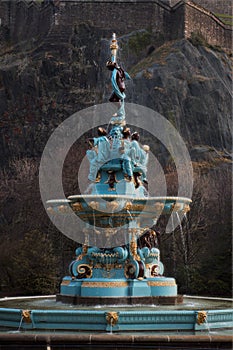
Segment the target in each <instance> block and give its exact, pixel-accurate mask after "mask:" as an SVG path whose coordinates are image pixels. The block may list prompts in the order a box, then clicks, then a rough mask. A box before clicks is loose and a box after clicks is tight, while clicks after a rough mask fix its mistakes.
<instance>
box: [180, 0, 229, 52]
mask: <svg viewBox="0 0 233 350" xmlns="http://www.w3.org/2000/svg"><path fill="white" fill-rule="evenodd" d="M192 33H199V34H201V35H202V36H203V37H204V38H205V39H206V41H207V42H208V43H209V44H212V45H216V46H221V47H225V48H231V42H232V40H231V39H232V30H230V29H228V28H227V26H225V25H224V24H223V23H222V22H221V21H220V20H219V19H218V18H216V17H215V16H214V15H213V14H212V13H211V12H209V11H207V10H205V9H203V8H202V7H200V6H199V5H196V4H194V3H193V2H191V1H186V5H185V32H184V36H185V38H189V37H190V36H191V35H192Z"/></svg>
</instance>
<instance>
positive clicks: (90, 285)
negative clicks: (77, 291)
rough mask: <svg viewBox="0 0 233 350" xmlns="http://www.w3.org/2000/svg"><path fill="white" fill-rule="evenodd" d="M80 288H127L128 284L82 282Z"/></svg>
mask: <svg viewBox="0 0 233 350" xmlns="http://www.w3.org/2000/svg"><path fill="white" fill-rule="evenodd" d="M82 287H87V288H112V287H128V283H127V282H83V283H82Z"/></svg>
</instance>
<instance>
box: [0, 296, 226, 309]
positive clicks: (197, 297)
mask: <svg viewBox="0 0 233 350" xmlns="http://www.w3.org/2000/svg"><path fill="white" fill-rule="evenodd" d="M183 297H184V298H187V299H197V300H212V301H229V302H232V303H233V298H224V297H211V296H210V297H208V296H199V295H186V294H184V295H183ZM44 298H47V299H54V298H56V294H49V295H26V296H14V297H7V296H6V297H3V298H0V302H4V301H6V302H7V301H14V300H30V299H44ZM107 306H108V307H109V305H107ZM118 306H119V305H118ZM123 306H124V305H123ZM125 306H127V307H128V306H129V305H125ZM0 310H1V308H0Z"/></svg>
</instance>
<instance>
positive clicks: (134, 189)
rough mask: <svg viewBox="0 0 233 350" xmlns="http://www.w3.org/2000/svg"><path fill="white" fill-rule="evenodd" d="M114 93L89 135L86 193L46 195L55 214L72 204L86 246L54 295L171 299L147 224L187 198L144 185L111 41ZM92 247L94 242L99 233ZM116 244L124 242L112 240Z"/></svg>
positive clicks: (93, 299)
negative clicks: (108, 111)
mask: <svg viewBox="0 0 233 350" xmlns="http://www.w3.org/2000/svg"><path fill="white" fill-rule="evenodd" d="M110 48H111V53H112V55H111V60H110V61H108V62H107V65H106V66H107V68H108V69H109V70H110V71H111V83H112V90H113V92H112V95H111V97H110V99H109V100H110V102H113V103H115V105H116V113H114V115H113V116H112V117H111V120H110V125H111V126H110V128H109V129H110V130H108V132H107V131H106V130H105V129H104V128H103V127H99V128H98V135H97V137H94V138H93V139H90V140H88V142H89V148H90V149H89V150H87V157H88V160H89V163H90V168H89V175H88V179H89V181H90V184H89V186H88V189H87V191H86V192H87V194H85V195H73V196H69V197H68V199H67V201H63V202H62V203H61V202H60V201H59V200H58V201H57V200H49V201H48V202H47V203H48V206H49V207H48V210H49V211H50V214H51V213H52V214H53V213H54V214H55V215H56V214H57V213H59V212H61V215H64V213H65V212H66V211H67V212H68V208H70V207H71V208H72V209H73V210H74V212H75V213H76V215H77V216H78V217H79V218H80V219H81V220H82V221H84V222H85V225H86V227H85V228H84V230H83V231H84V235H85V239H84V241H85V244H83V246H82V247H79V248H78V249H77V250H76V259H75V260H74V261H73V262H72V263H71V264H70V276H68V277H65V278H64V279H63V281H62V283H61V287H60V294H59V295H57V300H58V301H63V302H71V303H74V304H80V305H83V304H86V305H96V304H116V303H117V304H126V305H128V304H154V303H155V304H158V303H159V304H161V303H165V304H176V303H178V302H181V301H182V297H180V296H179V297H178V295H177V285H176V282H175V279H174V278H168V277H164V276H163V272H164V267H163V263H162V262H161V261H160V251H159V249H158V243H157V233H156V231H155V230H153V229H151V227H153V225H155V224H156V221H157V219H158V218H159V216H160V215H161V213H163V214H171V212H173V211H175V212H177V213H179V212H182V213H186V212H187V211H188V210H189V209H190V208H189V204H190V202H191V200H190V199H189V198H176V197H150V196H149V195H148V193H147V189H146V187H145V186H147V184H148V180H147V165H148V157H149V150H150V147H149V146H148V145H142V146H141V145H140V144H139V134H138V133H137V132H134V133H133V134H132V135H131V130H130V128H129V127H127V125H126V116H125V108H124V100H125V93H124V91H125V83H124V80H125V79H130V76H129V75H128V73H127V72H125V71H124V70H123V69H122V68H121V67H120V66H119V65H118V63H117V61H116V54H117V48H118V45H117V40H116V37H115V34H114V35H113V38H112V42H111V46H110ZM98 235H99V237H97V239H98V246H93V245H92V244H90V241H91V242H93V241H94V238H95V236H98ZM118 242H124V244H123V245H122V244H121V245H118V244H119V243H118Z"/></svg>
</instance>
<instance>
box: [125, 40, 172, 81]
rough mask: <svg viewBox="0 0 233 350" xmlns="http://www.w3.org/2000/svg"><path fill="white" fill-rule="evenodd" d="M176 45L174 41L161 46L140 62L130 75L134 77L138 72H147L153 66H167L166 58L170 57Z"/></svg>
mask: <svg viewBox="0 0 233 350" xmlns="http://www.w3.org/2000/svg"><path fill="white" fill-rule="evenodd" d="M173 44H174V41H169V42H166V43H165V44H163V45H162V46H160V47H159V48H158V49H157V50H155V51H154V52H152V54H151V55H150V56H148V57H146V58H144V59H143V60H141V61H140V62H138V63H137V64H136V65H135V66H134V67H133V68H132V69H131V70H130V75H131V76H132V77H134V76H135V75H136V74H137V73H138V72H140V71H142V70H143V71H146V70H147V69H148V68H149V67H151V65H153V64H155V63H157V64H159V65H165V64H166V61H165V59H166V57H167V56H168V54H169V52H171V48H172V45H173Z"/></svg>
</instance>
